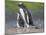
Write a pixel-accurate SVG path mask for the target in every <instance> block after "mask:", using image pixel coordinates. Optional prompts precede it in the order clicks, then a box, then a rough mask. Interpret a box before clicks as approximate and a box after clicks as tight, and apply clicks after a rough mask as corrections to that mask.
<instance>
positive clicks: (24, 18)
mask: <svg viewBox="0 0 46 35" xmlns="http://www.w3.org/2000/svg"><path fill="white" fill-rule="evenodd" d="M18 6H19V12H18V13H17V27H24V25H26V26H27V27H29V26H30V25H34V24H33V21H32V15H31V12H30V11H29V10H28V9H27V8H26V6H24V4H23V3H19V4H18Z"/></svg>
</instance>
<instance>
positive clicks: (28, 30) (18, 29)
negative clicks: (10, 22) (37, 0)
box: [6, 26, 44, 35]
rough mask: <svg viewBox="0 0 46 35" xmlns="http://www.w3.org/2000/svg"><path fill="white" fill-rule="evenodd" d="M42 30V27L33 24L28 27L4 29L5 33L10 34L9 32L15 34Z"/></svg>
mask: <svg viewBox="0 0 46 35" xmlns="http://www.w3.org/2000/svg"><path fill="white" fill-rule="evenodd" d="M43 31H44V30H43V28H38V27H35V26H30V27H29V28H26V27H24V28H22V27H20V28H9V29H8V30H7V31H6V35H10V34H12V35H13V34H17V33H42V32H43Z"/></svg>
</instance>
